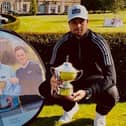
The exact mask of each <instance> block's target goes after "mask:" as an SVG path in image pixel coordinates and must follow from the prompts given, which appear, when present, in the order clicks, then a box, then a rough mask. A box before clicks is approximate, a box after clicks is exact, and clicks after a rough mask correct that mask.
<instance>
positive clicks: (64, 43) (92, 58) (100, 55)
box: [50, 30, 116, 94]
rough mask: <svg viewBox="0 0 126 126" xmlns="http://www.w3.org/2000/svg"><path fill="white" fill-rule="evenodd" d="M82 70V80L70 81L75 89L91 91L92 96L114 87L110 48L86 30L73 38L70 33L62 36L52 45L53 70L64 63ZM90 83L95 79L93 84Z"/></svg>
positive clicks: (100, 38)
mask: <svg viewBox="0 0 126 126" xmlns="http://www.w3.org/2000/svg"><path fill="white" fill-rule="evenodd" d="M67 55H69V62H71V63H72V64H73V66H74V67H75V68H76V69H79V70H80V69H81V70H83V77H81V79H80V80H78V81H76V82H73V84H74V85H75V87H78V88H81V89H82V88H91V89H92V90H93V92H94V94H96V93H99V92H100V91H103V90H107V89H108V88H110V87H112V86H113V85H115V84H116V72H115V66H114V63H113V58H112V55H111V52H110V48H109V46H108V44H107V42H106V40H105V39H103V37H101V36H100V35H98V34H96V33H94V32H92V31H91V30H88V31H87V33H86V34H85V35H83V36H82V37H81V38H80V39H77V38H76V37H75V36H74V35H73V34H72V33H71V32H68V33H67V34H65V35H64V36H63V37H62V38H61V39H60V40H59V41H58V42H57V43H56V45H55V46H54V49H53V52H52V58H51V60H50V66H54V67H57V66H59V65H61V64H62V63H63V62H65V61H66V56H67ZM92 80H98V81H96V83H94V81H92Z"/></svg>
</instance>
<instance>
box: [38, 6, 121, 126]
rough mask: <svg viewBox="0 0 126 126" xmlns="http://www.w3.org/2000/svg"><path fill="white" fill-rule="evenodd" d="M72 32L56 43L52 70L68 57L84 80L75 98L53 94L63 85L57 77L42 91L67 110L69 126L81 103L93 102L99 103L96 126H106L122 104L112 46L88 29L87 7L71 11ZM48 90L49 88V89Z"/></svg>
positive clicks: (65, 119)
mask: <svg viewBox="0 0 126 126" xmlns="http://www.w3.org/2000/svg"><path fill="white" fill-rule="evenodd" d="M68 23H69V27H70V32H68V33H66V34H65V35H64V36H63V38H61V40H60V41H59V42H57V43H56V45H55V47H54V49H53V53H52V58H51V61H50V67H51V66H53V67H57V66H59V65H61V64H62V63H63V62H64V61H65V59H66V56H67V55H69V61H70V62H71V63H72V64H73V66H74V67H75V68H77V69H82V70H83V72H84V74H83V76H82V77H81V78H80V79H79V80H77V81H75V82H73V86H74V93H73V95H72V96H70V97H68V98H66V97H58V95H57V96H54V95H53V94H52V93H50V92H55V91H57V87H58V85H59V84H61V82H60V81H58V80H57V79H56V77H55V75H53V76H52V77H48V78H47V80H46V81H45V83H44V84H41V86H40V88H39V90H40V93H41V95H43V96H44V97H45V100H46V101H48V102H52V103H56V104H59V105H61V106H63V109H64V110H65V112H64V114H63V116H62V117H60V119H59V121H60V122H63V123H67V122H69V121H71V119H72V117H73V115H74V114H75V113H76V112H77V111H78V104H77V102H79V101H81V102H85V101H87V100H92V101H93V102H95V103H96V118H95V120H94V126H106V124H105V123H106V121H105V117H106V115H107V114H108V112H110V110H111V109H112V108H113V107H114V105H115V103H116V102H117V101H118V100H119V95H118V90H117V88H116V72H115V67H114V63H113V59H112V55H111V52H110V49H109V46H108V44H107V42H106V40H104V39H103V38H102V37H101V36H100V35H98V34H96V33H95V32H93V31H91V30H89V29H88V11H87V10H86V8H85V7H84V6H81V5H73V6H72V7H71V8H70V9H69V11H68ZM47 87H48V88H47Z"/></svg>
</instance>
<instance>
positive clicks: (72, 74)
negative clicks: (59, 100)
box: [51, 56, 83, 96]
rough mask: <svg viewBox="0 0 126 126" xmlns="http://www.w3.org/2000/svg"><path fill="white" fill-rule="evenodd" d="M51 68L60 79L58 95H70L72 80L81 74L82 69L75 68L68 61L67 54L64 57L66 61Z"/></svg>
mask: <svg viewBox="0 0 126 126" xmlns="http://www.w3.org/2000/svg"><path fill="white" fill-rule="evenodd" d="M51 70H52V71H53V73H54V74H55V75H56V78H57V79H58V80H61V82H62V83H61V84H60V85H59V88H58V92H57V94H58V95H63V96H70V95H72V93H73V86H72V84H71V82H72V81H76V80H78V79H80V78H81V76H82V75H83V70H77V69H76V68H74V67H73V65H72V64H71V63H70V62H69V56H67V58H66V62H64V63H63V64H62V65H60V66H58V67H55V68H54V67H52V68H51Z"/></svg>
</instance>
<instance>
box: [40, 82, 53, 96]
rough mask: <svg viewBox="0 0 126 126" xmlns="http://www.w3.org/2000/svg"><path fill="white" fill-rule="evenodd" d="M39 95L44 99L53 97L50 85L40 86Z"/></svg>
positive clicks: (44, 83) (45, 83)
mask: <svg viewBox="0 0 126 126" xmlns="http://www.w3.org/2000/svg"><path fill="white" fill-rule="evenodd" d="M39 93H40V94H41V95H42V96H43V97H48V96H50V95H51V89H50V85H49V84H48V83H47V82H43V83H42V84H41V85H40V86H39Z"/></svg>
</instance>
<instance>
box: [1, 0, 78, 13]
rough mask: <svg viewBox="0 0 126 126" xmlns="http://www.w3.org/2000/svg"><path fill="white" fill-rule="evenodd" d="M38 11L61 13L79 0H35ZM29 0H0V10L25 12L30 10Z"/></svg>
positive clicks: (3, 11)
mask: <svg viewBox="0 0 126 126" xmlns="http://www.w3.org/2000/svg"><path fill="white" fill-rule="evenodd" d="M36 2H37V8H38V13H40V14H51V13H55V14H61V13H65V12H67V10H68V8H69V6H71V5H73V4H78V3H80V0H36ZM30 4H31V0H0V12H1V13H8V11H10V10H11V11H15V12H18V13H21V14H27V13H29V11H30Z"/></svg>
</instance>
